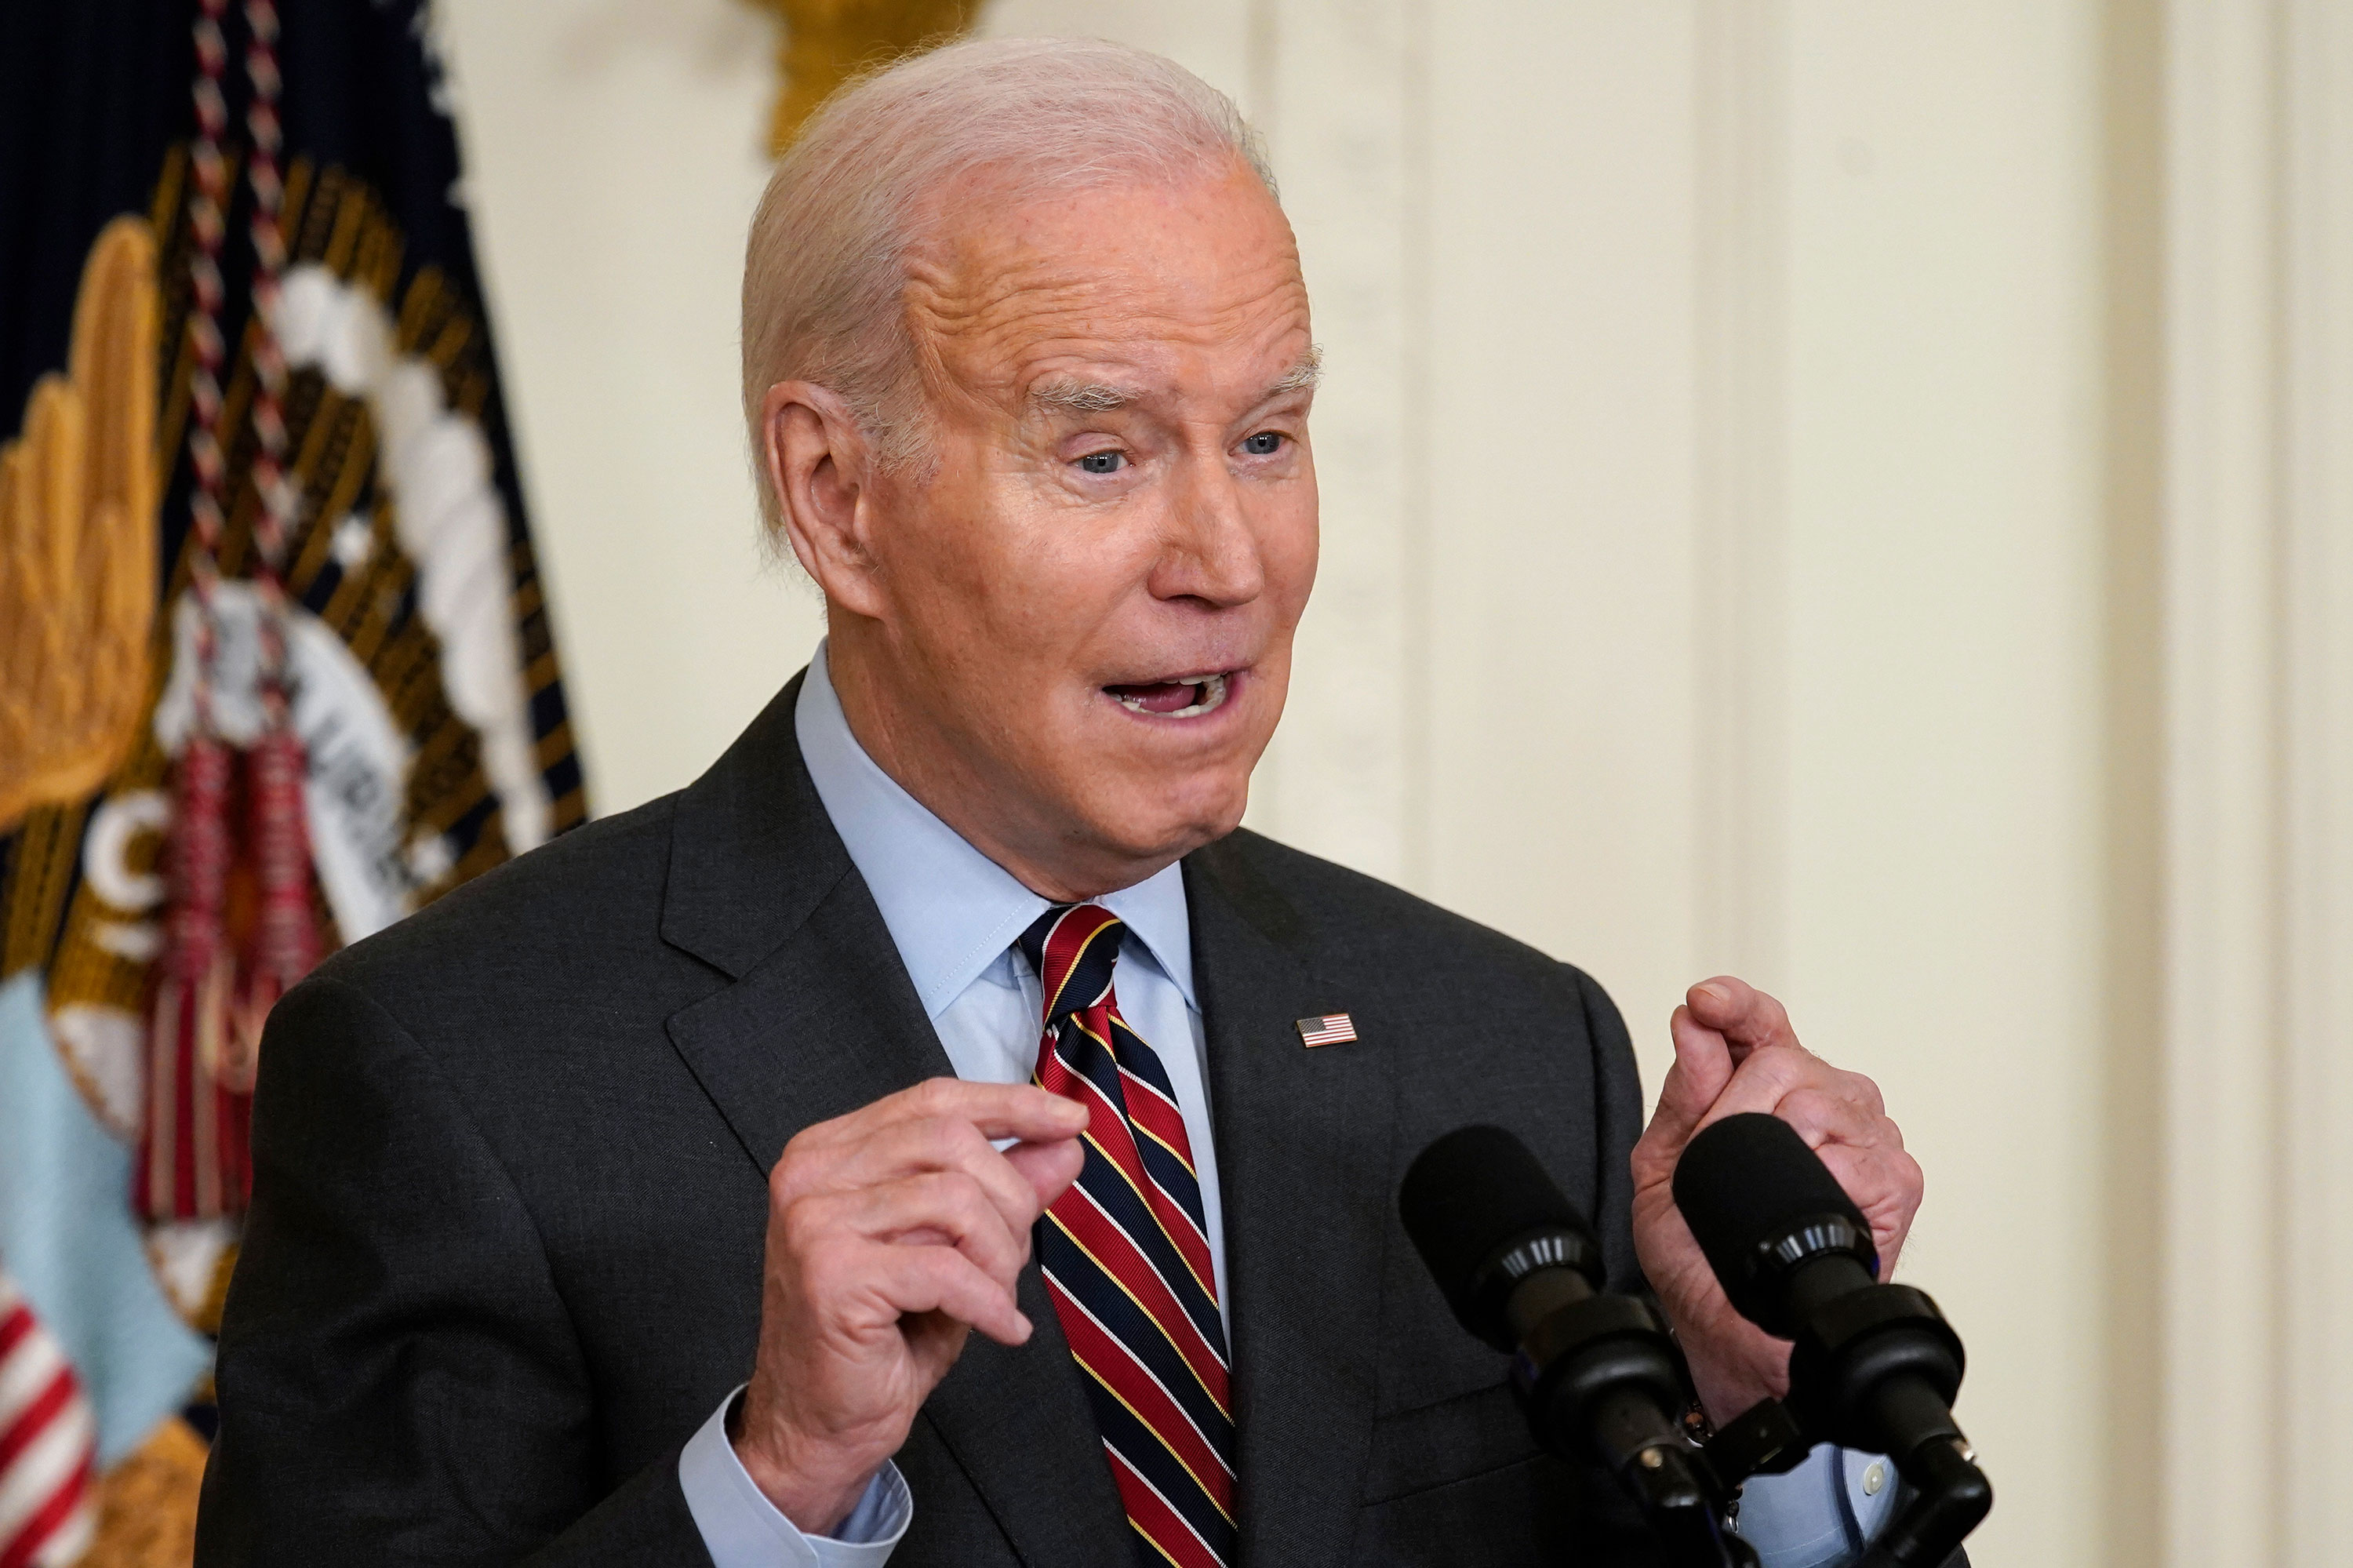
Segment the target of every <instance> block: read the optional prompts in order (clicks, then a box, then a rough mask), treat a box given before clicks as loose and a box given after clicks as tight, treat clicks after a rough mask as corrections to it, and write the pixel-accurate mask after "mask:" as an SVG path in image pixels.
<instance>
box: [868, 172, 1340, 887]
mask: <svg viewBox="0 0 2353 1568" xmlns="http://www.w3.org/2000/svg"><path fill="white" fill-rule="evenodd" d="M942 210H943V213H944V221H943V222H942V223H940V224H939V225H938V226H937V228H936V229H935V230H934V232H935V233H936V234H937V235H938V236H939V238H937V239H935V240H934V242H932V243H931V244H930V245H928V246H927V247H925V248H924V249H922V250H921V251H919V253H918V255H917V256H916V258H915V260H914V261H913V265H912V268H911V281H910V284H909V288H908V291H907V296H906V297H907V302H908V309H909V314H910V324H911V328H912V331H913V340H914V343H915V346H916V352H917V355H918V359H919V361H920V363H921V365H922V370H923V381H924V389H925V393H926V397H927V400H928V402H929V404H930V406H931V408H932V411H933V417H934V432H933V437H932V451H933V454H934V457H935V459H936V461H935V463H934V464H918V465H917V471H916V473H915V474H914V475H913V476H911V477H903V478H897V479H886V480H882V481H881V482H878V483H877V485H876V486H875V490H874V492H873V493H872V495H871V500H870V504H871V507H872V509H873V510H872V514H871V525H870V526H869V527H868V528H867V529H865V530H864V534H865V538H866V542H867V548H868V551H869V553H870V555H871V560H872V573H873V580H874V582H875V584H876V585H877V588H878V591H879V602H880V604H881V607H882V613H881V615H879V616H878V617H876V618H875V621H874V624H873V625H872V627H871V628H869V629H867V630H871V633H872V635H871V638H870V639H869V641H872V642H874V643H877V644H879V646H877V647H876V648H875V649H874V652H876V653H877V654H878V655H880V657H879V658H877V659H875V660H873V661H871V663H872V664H873V665H874V666H875V667H873V668H872V669H871V670H870V671H868V672H865V673H861V674H860V675H858V676H856V677H853V680H854V681H857V682H863V681H867V680H871V681H872V682H873V683H874V684H873V687H872V689H870V690H869V691H868V692H866V693H861V694H859V695H860V700H857V701H853V702H852V705H851V712H852V716H853V720H858V719H864V720H866V721H867V723H868V725H869V726H870V727H881V728H886V729H887V728H890V727H892V716H891V715H888V714H887V713H876V712H871V711H870V712H868V713H864V714H861V713H860V708H868V709H870V710H871V709H872V708H875V707H880V708H882V709H885V710H896V712H897V714H898V715H904V716H905V717H906V718H908V719H911V720H917V721H919V725H920V728H921V730H922V731H924V732H927V733H925V734H920V735H919V734H917V733H914V731H915V729H916V727H917V726H915V725H910V726H908V727H907V728H906V729H905V730H903V731H902V732H901V733H897V734H892V735H887V736H869V737H868V738H869V740H870V744H871V743H877V742H879V743H880V746H881V751H882V752H883V753H884V754H885V761H886V766H889V765H890V763H891V761H892V760H896V761H897V762H898V763H899V764H900V766H899V767H897V768H893V771H894V772H898V773H900V774H901V775H902V781H907V782H909V783H910V786H911V788H913V789H915V791H916V793H917V794H918V795H919V796H922V797H923V798H924V799H925V802H926V804H929V805H931V806H932V807H933V809H934V810H935V811H938V812H940V814H941V815H942V816H943V817H945V818H946V819H948V820H949V821H950V822H951V824H952V825H954V826H955V827H957V828H958V829H959V831H962V832H965V835H966V837H968V838H971V839H972V840H973V841H974V842H976V843H978V844H979V845H980V846H981V847H982V848H983V849H984V850H987V851H988V852H989V853H992V854H995V855H997V857H998V858H999V859H1000V860H1003V861H1005V862H1006V863H1008V866H1009V868H1011V869H1013V870H1015V872H1016V873H1017V874H1022V875H1024V879H1025V880H1029V881H1030V882H1031V884H1032V885H1033V886H1039V891H1041V892H1048V893H1050V894H1054V895H1060V896H1079V895H1085V894H1089V893H1094V892H1101V891H1107V890H1108V889H1109V888H1111V887H1114V886H1117V885H1121V882H1122V881H1123V880H1133V879H1134V877H1135V876H1136V875H1138V874H1148V873H1149V870H1151V869H1156V864H1155V863H1158V864H1165V863H1167V862H1168V861H1170V860H1174V859H1176V857H1177V856H1179V855H1182V854H1184V853H1187V851H1190V850H1192V849H1194V848H1197V847H1198V846H1199V845H1201V844H1203V843H1206V842H1209V841H1210V840H1213V839H1215V838H1217V837H1219V836H1220V835H1222V834H1224V833H1226V832H1230V831H1231V830H1232V829H1233V828H1234V826H1235V825H1236V824H1237V823H1239V822H1240V820H1241V815H1242V808H1243V805H1244V803H1245V801H1246V800H1247V798H1248V793H1249V780H1250V769H1251V768H1252V767H1254V766H1255V765H1256V763H1257V761H1258V758H1259V755H1260V753H1261V752H1262V751H1263V750H1264V749H1265V747H1266V744H1267V740H1268V738H1269V737H1270V736H1271V735H1272V733H1273V730H1274V725H1275V721H1276V719H1277V718H1278V717H1279V716H1280V715H1281V714H1282V702H1283V694H1284V692H1285V689H1286V687H1287V685H1288V683H1289V678H1290V665H1291V646H1292V633H1293V629H1294V628H1295V627H1296V626H1297V624H1298V621H1299V616H1300V612H1301V611H1302V609H1303V608H1304V607H1305V605H1306V602H1307V595H1308V589H1309V588H1310V586H1311V585H1312V584H1313V582H1314V576H1315V552H1316V504H1315V470H1314V461H1313V460H1312V458H1311V456H1310V453H1309V450H1308V445H1307V412H1308V405H1309V403H1310V401H1311V400H1312V397H1313V391H1314V387H1313V369H1314V349H1313V347H1312V341H1311V338H1310V335H1309V331H1308V315H1307V293H1306V289H1305V286H1304V285H1303V282H1302V281H1301V278H1300V273H1299V260H1298V255H1297V252H1296V250H1295V249H1294V247H1293V242H1292V237H1291V230H1290V226H1289V225H1288V224H1287V223H1286V222H1285V221H1284V219H1283V217H1282V212H1281V211H1280V210H1279V209H1278V208H1277V207H1276V206H1275V204H1274V202H1273V200H1272V199H1271V197H1270V196H1268V195H1267V193H1266V191H1265V189H1264V188H1263V187H1262V186H1261V185H1259V183H1258V182H1257V180H1256V179H1255V178H1253V177H1252V176H1251V175H1250V174H1249V173H1248V172H1247V171H1246V170H1244V169H1242V168H1241V167H1240V165H1239V164H1237V165H1235V166H1234V167H1233V168H1232V169H1231V170H1230V171H1229V172H1226V173H1221V174H1218V175H1208V176H1204V177H1201V178H1198V179H1195V180H1192V181H1189V182H1186V183H1181V184H1174V185H1163V186H1159V187H1154V186H1151V185H1141V184H1136V185H1109V186H1105V187H1103V188H1100V189H1095V190H1092V191H1082V192H1080V193H1078V194H1075V195H1064V196H1056V197H1054V198H1051V199H1049V200H1042V201H1039V202H1035V203H1030V204H1027V205H1015V206H1007V205H1005V204H1003V203H1001V202H1000V203H997V204H995V205H992V204H991V203H990V201H989V199H988V191H987V186H986V185H982V184H976V185H973V186H971V187H968V188H965V189H962V190H958V191H953V192H951V193H949V194H948V196H947V197H946V202H945V205H944V207H943V209H942ZM886 687H887V688H888V689H887V690H885V689H883V688H886ZM869 698H871V699H875V700H873V701H868V700H865V699H869ZM845 700H849V694H848V693H845ZM910 772H912V773H913V774H914V775H915V776H916V777H915V779H912V780H910V779H906V778H905V775H906V774H907V773H910ZM1043 882H1051V883H1053V884H1055V885H1054V886H1051V887H1049V886H1043V885H1039V884H1040V883H1043ZM1096 884H1100V885H1096Z"/></svg>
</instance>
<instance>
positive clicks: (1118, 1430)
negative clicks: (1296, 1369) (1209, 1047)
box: [1021, 904, 1234, 1568]
mask: <svg viewBox="0 0 2353 1568" xmlns="http://www.w3.org/2000/svg"><path fill="white" fill-rule="evenodd" d="M1124 930H1125V927H1124V926H1122V925H1121V923H1120V921H1119V918H1118V916H1114V915H1113V914H1112V913H1111V912H1110V911H1109V910H1107V909H1104V908H1103V907H1101V906H1097V905H1093V904H1076V905H1062V906H1057V907H1055V908H1052V909H1049V910H1048V911H1047V912H1046V913H1045V914H1044V915H1042V916H1039V919H1038V922H1037V924H1035V925H1033V926H1031V927H1029V930H1028V931H1026V932H1024V933H1022V937H1021V950H1022V951H1023V952H1024V953H1025V954H1027V955H1028V956H1029V961H1030V963H1031V964H1033V965H1035V966H1036V968H1037V970H1038V977H1039V982H1040V983H1041V984H1042V986H1043V987H1044V989H1045V993H1046V1033H1045V1037H1044V1039H1042V1040H1041V1041H1040V1042H1039V1046H1038V1071H1037V1074H1036V1079H1035V1081H1036V1082H1038V1083H1039V1084H1040V1085H1042V1086H1045V1087H1046V1088H1049V1089H1050V1090H1052V1091H1053V1092H1054V1093H1056V1094H1058V1095H1062V1096H1066V1097H1069V1098H1071V1099H1074V1100H1077V1101H1078V1102H1080V1103H1081V1104H1082V1105H1084V1106H1085V1107H1087V1112H1088V1119H1087V1129H1086V1131H1085V1132H1084V1133H1083V1134H1082V1135H1081V1137H1082V1142H1083V1144H1084V1146H1085V1152H1086V1164H1085V1166H1084V1167H1083V1168H1082V1170H1081V1171H1080V1172H1079V1179H1078V1180H1077V1181H1074V1182H1072V1183H1071V1186H1070V1188H1069V1189H1068V1190H1067V1191H1066V1192H1063V1194H1062V1195H1061V1196H1060V1198H1057V1199H1056V1200H1054V1203H1053V1206H1052V1207H1051V1208H1050V1209H1048V1210H1047V1211H1046V1213H1045V1216H1044V1217H1043V1218H1041V1219H1040V1220H1039V1222H1038V1260H1039V1265H1040V1266H1041V1267H1042V1268H1043V1269H1044V1271H1045V1275H1046V1288H1047V1290H1048V1292H1049V1293H1050V1294H1051V1295H1052V1297H1053V1298H1054V1315H1055V1317H1056V1318H1058V1319H1060V1322H1061V1325H1062V1333H1063V1335H1064V1337H1066V1338H1067V1339H1068V1340H1070V1341H1071V1354H1072V1355H1073V1356H1075V1357H1076V1358H1077V1359H1078V1363H1079V1370H1080V1372H1082V1379H1083V1381H1084V1383H1085V1384H1086V1389H1087V1397H1088V1400H1089V1402H1090V1403H1091V1404H1092V1405H1093V1406H1094V1412H1095V1424H1096V1425H1097V1427H1098V1428H1099V1429H1100V1431H1101V1432H1102V1434H1103V1451H1104V1454H1105V1456H1106V1457H1108V1458H1109V1460H1110V1461H1111V1471H1112V1479H1113V1481H1115V1482H1117V1483H1118V1486H1119V1495H1120V1498H1121V1500H1122V1501H1124V1503H1125V1504H1126V1505H1127V1521H1128V1523H1129V1525H1130V1526H1132V1527H1133V1529H1134V1535H1135V1544H1136V1556H1137V1558H1138V1559H1139V1560H1140V1561H1141V1562H1142V1563H1145V1565H1146V1568H1165V1565H1166V1564H1170V1563H1173V1564H1175V1565H1176V1568H1224V1565H1225V1564H1228V1563H1232V1562H1233V1560H1234V1471H1233V1452H1234V1423H1233V1415H1232V1410H1233V1406H1232V1404H1230V1403H1229V1399H1228V1396H1227V1391H1226V1332H1225V1325H1224V1324H1223V1323H1222V1322H1221V1321H1220V1320H1219V1317H1218V1283H1217V1275H1216V1273H1215V1272H1214V1271H1213V1269H1212V1267H1211V1266H1210V1262H1209V1241H1208V1229H1207V1225H1206V1223H1205V1221H1204V1219H1203V1217H1202V1214H1203V1212H1202V1208H1201V1183H1200V1179H1199V1178H1198V1175H1196V1173H1195V1172H1194V1170H1193V1146H1192V1142H1191V1140H1190V1139H1187V1137H1186V1136H1185V1118H1184V1117H1183V1116H1182V1115H1181V1114H1179V1113H1178V1111H1177V1108H1176V1094H1175V1092H1174V1090H1172V1089H1171V1088H1170V1086H1169V1083H1168V1075H1167V1073H1166V1071H1165V1070H1164V1069H1163V1068H1162V1067H1161V1065H1160V1058H1159V1056H1158V1055H1156V1054H1155V1053H1154V1052H1153V1049H1152V1047H1151V1046H1149V1045H1147V1044H1145V1043H1144V1041H1143V1039H1142V1037H1141V1036H1139V1035H1138V1034H1137V1033H1135V1031H1134V1030H1133V1029H1130V1028H1129V1027H1128V1026H1127V1021H1126V1020H1125V1019H1123V1018H1122V1017H1120V1015H1119V1001H1118V999H1117V998H1116V997H1115V996H1114V995H1113V991H1112V966H1113V964H1114V963H1115V962H1116V961H1117V960H1118V958H1119V944H1120V937H1121V934H1122V932H1124Z"/></svg>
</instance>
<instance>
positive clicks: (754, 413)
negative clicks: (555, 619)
mask: <svg viewBox="0 0 2353 1568" xmlns="http://www.w3.org/2000/svg"><path fill="white" fill-rule="evenodd" d="M1237 159H1239V160H1240V162H1242V163H1243V164H1247V165H1248V166H1249V167H1250V170H1251V171H1252V172H1253V173H1254V174H1256V175H1257V176H1258V177H1259V179H1260V180H1261V181H1263V182H1264V183H1265V185H1266V188H1267V190H1268V192H1269V194H1272V193H1273V191H1274V175H1273V172H1272V170H1271V169H1270V168H1269V167H1268V165H1267V160H1266V153H1265V149H1264V145H1263V143H1261V141H1260V139H1259V136H1258V133H1257V132H1254V131H1252V130H1251V129H1250V125H1249V124H1248V123H1247V122H1245V121H1244V120H1243V119H1242V117H1241V112H1240V111H1239V110H1238V109H1236V108H1235V107H1234V102H1233V100H1231V99H1229V98H1228V97H1227V96H1226V95H1225V94H1224V93H1222V92H1219V90H1217V89H1216V88H1214V87H1211V86H1210V85H1209V84H1208V83H1207V82H1205V81H1203V80H1202V79H1200V78H1198V77H1197V76H1195V75H1194V74H1193V73H1192V72H1190V71H1188V70H1187V69H1185V68H1184V67H1182V66H1180V65H1178V64H1176V62H1175V61H1174V60H1168V59H1163V58H1161V57H1160V56H1158V55H1154V54H1147V53H1145V51H1144V50H1142V49H1135V48H1128V47H1126V46H1125V45H1123V44H1113V43H1107V42H1103V41H1101V40H1098V39H1080V38H1000V39H990V40H976V41H972V42H967V43H960V44H951V45H948V46H947V47H946V48H939V49H934V50H933V51H931V52H930V53H928V54H923V55H916V56H913V57H912V58H907V59H904V60H902V61H900V62H899V63H898V64H896V65H893V66H891V67H890V68H888V69H883V70H881V71H878V72H876V73H874V74H871V75H869V76H867V77H865V78H863V79H860V80H857V81H854V82H852V83H850V84H849V86H847V87H845V88H843V89H842V90H840V91H839V92H837V93H835V94H834V95H833V96H832V97H831V98H829V99H828V100H827V101H826V102H825V104H824V105H823V107H821V108H820V109H818V111H817V113H816V114H814V115H812V116H811V117H810V118H809V121H808V122H807V125H806V126H804V127H803V129H802V131H801V133H800V136H799V138H798V139H797V141H795V142H794V143H793V145H792V147H791V148H790V149H789V150H788V151H787V152H786V154H785V155H784V157H783V158H782V159H781V160H779V161H778V163H777V164H776V173H775V174H774V175H771V176H770V177H769V180H768V188H767V191H766V193H765V195H763V196H761V198H760V207H759V210H758V212H757V213H755V214H754V216H753V218H752V235H751V239H750V242H749V244H748V245H747V246H746V248H745V253H744V420H745V422H746V424H747V425H748V426H749V427H750V429H751V435H752V451H753V468H754V471H755V475H756V477H757V480H758V483H759V490H760V506H761V510H762V512H763V513H764V514H765V516H766V519H767V523H768V526H769V529H770V531H771V533H772V534H773V533H774V532H775V531H776V529H777V528H778V526H779V524H780V521H781V519H780V516H779V514H778V507H777V500H776V496H775V495H774V494H773V493H771V490H770V486H769V483H768V477H767V471H766V464H765V461H763V454H764V451H765V442H764V440H763V436H762V431H761V415H762V411H763V408H764V407H765V403H766V401H767V396H768V388H769V387H773V386H775V385H776V383H777V382H780V381H795V380H800V381H813V382H815V383H817V384H818V385H819V386H822V387H827V388H828V389H829V390H831V391H832V392H833V393H834V394H835V395H837V396H838V397H840V398H841V399H842V400H843V402H845V403H846V404H847V405H848V406H849V409H850V411H851V413H852V415H853V416H854V417H855V418H857V420H858V421H859V425H860V429H863V430H864V431H865V432H866V435H867V437H868V439H869V440H871V441H872V442H873V444H874V450H875V454H876V457H877V460H878V461H880V462H881V464H882V466H883V467H884V468H885V469H898V468H903V467H905V466H907V465H908V464H910V463H911V462H913V461H914V460H915V459H916V458H918V457H919V456H920V455H921V454H922V453H923V450H924V441H923V434H924V429H923V403H922V391H921V387H920V386H919V385H918V384H917V376H916V370H915V361H914V354H913V344H912V343H911V342H910V340H909V336H908V327H907V319H906V310H905V305H904V302H903V290H904V287H905V282H906V270H905V261H906V256H907V252H908V249H909V248H910V246H911V245H913V244H914V243H916V242H917V241H918V240H920V239H922V238H923V235H922V234H921V233H919V232H918V226H919V223H920V221H921V218H922V216H923V209H924V206H925V200H926V198H927V197H928V196H930V195H931V194H932V193H933V192H934V191H936V190H937V189H939V188H940V187H941V186H942V185H945V184H947V183H948V182H950V181H952V180H954V179H956V178H957V177H959V176H961V175H966V174H969V173H971V172H973V171H975V170H977V169H983V168H986V169H988V170H990V171H991V172H992V173H993V174H997V175H1000V177H1002V178H1004V179H1005V180H1007V181H1008V182H1009V187H1010V188H1009V189H1008V191H1007V193H1006V194H1007V195H1008V196H1009V197H1010V198H1011V199H1014V200H1030V199H1034V198H1036V197H1037V196H1042V195H1047V194H1051V193H1056V192H1061V191H1068V190H1072V189H1078V188H1082V187H1085V186H1089V185H1101V184H1103V183H1106V182H1109V181H1114V180H1121V179H1139V178H1140V179H1150V180H1158V181H1167V180H1176V179H1183V178H1186V177H1188V176H1192V175H1196V174H1198V173H1199V172H1202V171H1205V170H1213V169H1216V168H1218V167H1220V166H1223V165H1226V164H1230V163H1231V162H1233V161H1234V160H1237Z"/></svg>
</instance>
